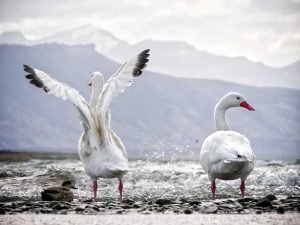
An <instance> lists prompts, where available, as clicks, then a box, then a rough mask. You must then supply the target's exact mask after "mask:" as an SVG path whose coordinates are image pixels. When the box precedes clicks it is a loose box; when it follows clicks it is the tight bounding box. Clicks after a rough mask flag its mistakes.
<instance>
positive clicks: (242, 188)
mask: <svg viewBox="0 0 300 225" xmlns="http://www.w3.org/2000/svg"><path fill="white" fill-rule="evenodd" d="M240 190H241V195H242V198H244V195H245V181H243V180H241V186H240Z"/></svg>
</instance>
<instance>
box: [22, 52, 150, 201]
mask: <svg viewBox="0 0 300 225" xmlns="http://www.w3.org/2000/svg"><path fill="white" fill-rule="evenodd" d="M149 51H150V50H149V49H147V50H144V51H143V52H141V53H140V54H139V55H138V56H137V57H135V58H134V59H132V60H129V61H127V62H125V63H124V64H123V65H122V66H121V67H120V68H119V69H118V70H117V71H116V72H115V73H114V74H113V75H112V76H111V77H110V78H109V80H108V81H107V82H106V83H105V84H104V80H103V76H102V74H101V73H100V72H94V73H93V77H92V82H91V86H92V95H91V99H90V102H89V103H88V102H87V101H86V100H85V99H84V98H83V97H82V96H81V95H80V94H79V92H78V91H77V90H75V89H74V88H72V87H70V86H68V85H67V84H63V83H61V82H59V81H57V80H56V79H54V78H53V77H52V76H50V75H49V74H46V73H44V72H43V71H40V70H37V69H33V68H31V67H29V66H27V65H24V70H25V71H26V72H28V73H29V74H28V75H26V78H28V79H30V83H31V84H33V85H35V86H37V87H39V88H42V89H43V90H44V91H45V92H46V93H48V94H53V95H55V96H56V97H59V98H62V99H63V100H69V101H70V102H71V103H72V104H73V105H74V106H75V107H76V109H77V111H78V113H79V119H80V121H81V124H82V126H83V129H84V132H83V134H82V135H81V137H80V139H79V143H78V150H79V156H80V159H81V161H82V162H83V166H84V170H85V172H86V173H87V174H88V175H89V176H90V177H91V178H92V180H93V192H94V198H93V200H94V201H96V199H97V179H98V178H118V179H119V187H118V189H119V193H120V201H122V192H123V183H122V178H123V176H124V174H125V173H126V172H127V171H128V159H127V153H126V150H125V147H124V145H123V143H122V141H121V139H120V138H119V137H118V136H117V135H116V134H115V133H114V132H113V130H112V129H111V126H110V117H111V116H110V112H109V109H108V107H109V105H110V103H111V101H112V99H113V98H114V97H116V96H117V95H118V94H119V93H123V92H124V90H125V88H126V87H128V86H130V85H131V83H132V81H133V79H134V77H137V76H140V75H141V74H142V70H143V69H144V68H145V67H146V66H147V65H146V63H147V62H148V61H149V60H148V57H149Z"/></svg>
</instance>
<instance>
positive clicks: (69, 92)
mask: <svg viewBox="0 0 300 225" xmlns="http://www.w3.org/2000/svg"><path fill="white" fill-rule="evenodd" d="M24 71H26V72H27V73H29V74H27V75H26V78H27V79H29V80H30V84H33V85H35V86H36V87H38V88H41V89H43V90H44V91H45V92H46V93H47V94H51V95H54V96H56V97H58V98H61V99H63V100H68V101H70V102H71V103H72V104H73V105H74V106H75V107H76V108H77V110H78V112H79V117H80V120H81V123H82V125H83V127H84V129H85V130H86V129H89V128H91V123H92V115H91V111H90V107H89V105H88V103H87V102H86V100H85V99H84V98H83V97H82V96H81V95H80V94H79V92H78V91H77V90H76V89H74V88H72V87H70V86H69V85H67V84H64V83H61V82H59V81H58V80H56V79H55V78H53V77H52V76H51V75H49V74H47V73H45V72H43V71H40V70H37V69H33V68H31V67H30V66H27V65H24Z"/></svg>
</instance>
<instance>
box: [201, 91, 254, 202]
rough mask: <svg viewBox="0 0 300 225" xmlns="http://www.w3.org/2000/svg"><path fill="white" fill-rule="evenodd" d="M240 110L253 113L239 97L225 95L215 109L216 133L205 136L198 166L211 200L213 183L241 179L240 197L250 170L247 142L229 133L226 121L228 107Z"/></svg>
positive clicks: (237, 95) (239, 135) (251, 162)
mask: <svg viewBox="0 0 300 225" xmlns="http://www.w3.org/2000/svg"><path fill="white" fill-rule="evenodd" d="M240 106H241V107H244V108H247V109H248V110H254V108H252V107H251V106H250V105H249V104H248V103H247V101H246V100H245V98H244V97H243V96H241V95H240V94H238V93H232V92H231V93H228V94H227V95H225V96H224V97H223V98H222V99H221V100H220V101H219V102H218V104H217V105H216V107H215V124H216V128H217V130H218V131H217V132H214V133H213V134H211V135H209V136H208V137H207V138H206V139H205V140H204V142H203V145H202V148H201V152H200V163H201V165H202V168H203V169H204V171H205V172H206V173H208V177H209V179H210V181H211V190H212V194H213V199H215V190H216V184H215V180H216V179H221V180H235V179H241V186H240V189H241V193H242V196H244V191H245V181H246V179H247V177H248V176H249V174H250V173H251V172H252V170H253V167H254V159H255V155H254V153H253V151H252V149H251V146H250V141H249V140H248V139H247V138H246V137H245V136H244V135H242V134H240V133H238V132H235V131H230V130H229V126H228V123H227V120H226V116H225V114H226V110H227V109H229V108H231V107H240Z"/></svg>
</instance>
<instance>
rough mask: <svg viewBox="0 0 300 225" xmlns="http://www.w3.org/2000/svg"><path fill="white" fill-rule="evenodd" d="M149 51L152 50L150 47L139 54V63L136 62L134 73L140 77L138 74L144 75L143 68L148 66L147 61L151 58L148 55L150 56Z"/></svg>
mask: <svg viewBox="0 0 300 225" xmlns="http://www.w3.org/2000/svg"><path fill="white" fill-rule="evenodd" d="M149 52H150V49H146V50H144V51H142V52H141V53H140V54H139V55H138V60H137V63H136V64H135V67H134V69H133V71H132V75H133V76H134V77H138V76H140V75H142V73H143V71H142V70H143V69H145V68H146V66H147V64H146V63H147V62H149V59H148V57H149V56H150V54H149Z"/></svg>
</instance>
